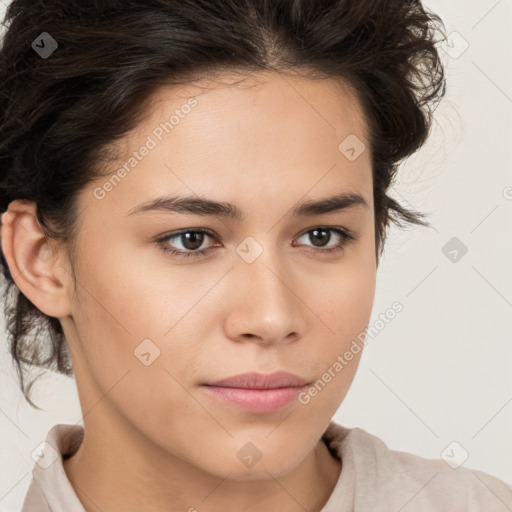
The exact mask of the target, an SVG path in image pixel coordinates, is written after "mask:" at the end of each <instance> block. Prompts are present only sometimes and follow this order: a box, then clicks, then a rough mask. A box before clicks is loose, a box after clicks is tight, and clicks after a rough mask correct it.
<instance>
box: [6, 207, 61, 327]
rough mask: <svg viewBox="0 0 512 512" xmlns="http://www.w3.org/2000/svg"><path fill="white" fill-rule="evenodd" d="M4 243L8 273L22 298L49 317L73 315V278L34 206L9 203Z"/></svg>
mask: <svg viewBox="0 0 512 512" xmlns="http://www.w3.org/2000/svg"><path fill="white" fill-rule="evenodd" d="M1 243H2V251H3V253H4V257H5V260H6V262H7V265H8V266H9V272H10V274H11V276H12V278H13V279H14V281H15V283H16V285H17V286H18V288H19V289H20V290H21V292H22V293H23V295H25V297H27V299H29V300H30V301H31V302H32V303H33V304H34V305H35V306H36V307H37V308H38V309H39V310H40V311H42V312H43V313H44V314H46V315H48V316H52V317H64V316H68V315H70V303H69V295H68V293H67V292H68V290H67V287H68V286H69V284H70V279H68V278H70V276H69V273H68V272H67V271H65V269H63V268H62V266H61V265H60V264H59V260H58V256H59V255H58V254H57V252H55V253H54V250H52V247H51V245H50V240H49V239H47V237H46V236H45V233H44V232H43V230H42V229H41V226H40V225H39V222H38V220H37V216H36V205H35V203H33V202H28V201H21V200H16V201H12V202H11V203H10V205H9V209H8V210H7V211H6V212H5V213H4V214H3V215H2V231H1Z"/></svg>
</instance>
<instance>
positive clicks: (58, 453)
mask: <svg viewBox="0 0 512 512" xmlns="http://www.w3.org/2000/svg"><path fill="white" fill-rule="evenodd" d="M83 432H84V431H83V427H81V426H80V425H65V424H59V425H55V426H54V427H52V428H51V429H50V431H49V432H48V435H47V438H46V442H47V443H48V444H49V445H50V446H48V445H45V449H44V455H43V456H42V457H41V458H40V459H39V460H38V462H37V463H35V464H34V468H33V471H32V475H33V477H32V481H31V483H30V487H29V489H28V492H27V495H26V496H25V501H24V503H23V508H22V512H85V509H84V508H83V506H82V504H81V503H80V501H79V499H78V497H77V495H76V494H75V491H74V490H73V487H72V486H71V483H70V481H69V480H68V478H67V475H66V473H65V471H64V467H63V465H62V459H63V457H64V458H66V456H70V455H71V454H73V453H74V452H75V451H76V450H77V449H78V447H79V446H80V443H81V442H82V439H83ZM323 440H324V441H325V442H326V444H327V446H328V447H329V450H330V451H331V453H332V454H333V455H334V456H336V457H337V458H339V459H340V460H341V461H342V470H341V474H340V478H339V479H338V482H337V483H336V486H335V488H334V490H333V492H332V494H331V496H330V497H329V500H328V501H327V503H326V504H325V505H324V507H323V508H322V510H321V512H349V511H351V512H352V511H353V512H398V511H400V512H413V511H414V512H463V511H464V512H477V511H479V512H511V511H512V488H511V487H509V486H508V485H506V484H505V483H504V482H503V481H501V480H499V479H497V478H495V477H493V476H490V475H488V474H486V473H482V472H480V471H474V470H471V469H467V468H465V467H462V466H460V467H458V468H456V469H454V468H452V467H451V466H450V465H448V463H447V462H445V461H444V460H442V459H424V458H421V457H418V456H416V455H412V454H409V453H405V452H398V451H393V450H390V449H389V448H387V446H386V445H385V444H384V443H383V442H382V441H381V440H380V439H379V438H377V437H375V436H373V435H371V434H369V433H368V432H366V431H365V430H362V429H360V428H352V429H348V428H345V427H343V426H341V425H338V424H337V423H334V422H331V423H330V424H329V427H328V428H327V430H326V432H325V433H324V436H323ZM39 461H41V462H39ZM453 465H455V464H453Z"/></svg>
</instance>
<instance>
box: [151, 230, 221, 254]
mask: <svg viewBox="0 0 512 512" xmlns="http://www.w3.org/2000/svg"><path fill="white" fill-rule="evenodd" d="M206 237H209V238H214V237H215V234H214V233H213V231H211V230H209V229H182V230H180V231H176V232H175V233H173V234H171V235H166V236H164V237H162V238H159V239H158V240H157V242H158V243H159V244H160V245H161V247H162V249H163V250H164V252H167V253H171V254H173V255H175V256H179V257H184V258H187V257H191V256H192V257H194V256H199V255H201V254H204V253H206V252H207V251H208V250H209V248H206V249H202V250H201V251H198V250H197V249H199V247H201V246H202V245H203V243H204V241H205V238H206ZM175 239H178V240H179V241H180V242H181V243H182V245H183V246H184V249H185V250H183V249H178V250H176V249H174V248H169V241H170V240H175Z"/></svg>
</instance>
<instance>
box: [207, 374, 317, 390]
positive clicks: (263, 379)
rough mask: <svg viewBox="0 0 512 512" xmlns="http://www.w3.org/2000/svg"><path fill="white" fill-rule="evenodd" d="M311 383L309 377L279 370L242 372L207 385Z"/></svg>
mask: <svg viewBox="0 0 512 512" xmlns="http://www.w3.org/2000/svg"><path fill="white" fill-rule="evenodd" d="M306 384H309V381H308V380H307V379H303V378H302V377H299V376H298V375H294V374H292V373H288V372H284V371H278V372H274V373H271V374H267V375H265V374H262V373H254V372H251V373H240V374H238V375H234V376H232V377H226V378H224V379H220V380H217V381H215V382H209V383H207V384H205V385H206V386H215V387H226V388H243V389H275V388H290V387H302V386H305V385H306Z"/></svg>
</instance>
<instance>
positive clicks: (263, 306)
mask: <svg viewBox="0 0 512 512" xmlns="http://www.w3.org/2000/svg"><path fill="white" fill-rule="evenodd" d="M271 240H272V236H270V235H269V236H267V237H265V239H264V240H263V238H259V239H258V240H256V239H255V238H252V237H247V238H246V239H245V240H244V241H242V243H240V244H239V246H238V247H237V249H236V251H237V258H236V260H235V265H234V269H233V273H232V278H233V279H234V280H235V285H234V286H235V287H236V288H237V289H238V292H237V293H236V294H235V295H236V297H237V298H236V304H234V307H233V309H232V311H231V318H230V326H231V327H232V329H233V331H232V332H231V333H230V335H231V336H232V337H240V336H247V335H252V336H251V338H252V337H253V336H256V337H257V338H258V340H261V341H265V342H272V341H274V342H275V341H279V340H284V339H285V338H287V337H288V336H289V335H290V334H292V333H294V334H295V335H298V334H301V332H302V329H303V324H302V321H303V319H302V316H301V314H302V313H301V303H300V300H299V299H298V297H297V296H296V295H295V292H294V287H295V285H294V283H293V282H292V274H291V272H288V271H287V269H288V267H287V266H286V261H285V258H284V254H282V253H280V251H279V249H276V248H274V247H273V246H272V241H271Z"/></svg>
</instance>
